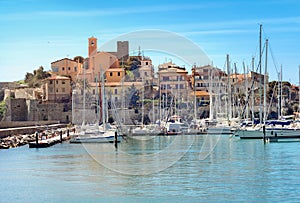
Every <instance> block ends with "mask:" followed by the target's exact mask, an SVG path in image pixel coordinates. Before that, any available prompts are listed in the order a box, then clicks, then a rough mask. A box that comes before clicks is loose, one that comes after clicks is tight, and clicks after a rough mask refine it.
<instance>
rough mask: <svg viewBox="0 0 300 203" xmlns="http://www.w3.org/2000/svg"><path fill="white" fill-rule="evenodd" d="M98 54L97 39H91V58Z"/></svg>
mask: <svg viewBox="0 0 300 203" xmlns="http://www.w3.org/2000/svg"><path fill="white" fill-rule="evenodd" d="M96 53H97V38H95V37H90V38H89V58H90V57H91V56H92V55H94V54H96Z"/></svg>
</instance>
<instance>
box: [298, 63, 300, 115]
mask: <svg viewBox="0 0 300 203" xmlns="http://www.w3.org/2000/svg"><path fill="white" fill-rule="evenodd" d="M298 85H299V86H298V90H299V93H298V96H299V104H298V119H299V116H300V115H299V113H300V66H299V84H298Z"/></svg>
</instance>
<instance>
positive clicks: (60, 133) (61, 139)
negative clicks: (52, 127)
mask: <svg viewBox="0 0 300 203" xmlns="http://www.w3.org/2000/svg"><path fill="white" fill-rule="evenodd" d="M62 134H63V133H62V130H61V131H59V135H60V142H62V141H63V138H62Z"/></svg>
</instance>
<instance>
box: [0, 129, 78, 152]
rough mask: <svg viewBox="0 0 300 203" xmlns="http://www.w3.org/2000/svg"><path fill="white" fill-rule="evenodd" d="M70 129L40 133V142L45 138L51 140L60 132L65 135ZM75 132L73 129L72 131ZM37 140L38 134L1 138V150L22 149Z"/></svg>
mask: <svg viewBox="0 0 300 203" xmlns="http://www.w3.org/2000/svg"><path fill="white" fill-rule="evenodd" d="M69 130H70V129H67V128H61V129H56V130H55V131H54V130H52V131H49V130H45V131H42V132H39V133H38V137H39V140H41V139H43V138H45V137H46V138H50V137H53V136H57V135H59V132H60V131H62V132H63V133H66V132H67V131H69ZM72 130H73V129H72ZM35 140H36V134H35V133H32V134H22V135H21V134H18V135H11V136H7V137H4V138H0V149H10V148H15V147H20V146H23V145H26V144H29V142H33V141H35Z"/></svg>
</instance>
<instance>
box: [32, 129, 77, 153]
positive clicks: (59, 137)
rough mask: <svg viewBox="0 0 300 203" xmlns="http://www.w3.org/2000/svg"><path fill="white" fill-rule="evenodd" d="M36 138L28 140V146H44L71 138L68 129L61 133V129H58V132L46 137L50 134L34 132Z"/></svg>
mask: <svg viewBox="0 0 300 203" xmlns="http://www.w3.org/2000/svg"><path fill="white" fill-rule="evenodd" d="M35 136H36V139H35V141H33V142H29V148H46V147H50V146H52V145H55V144H57V143H62V142H63V141H67V140H69V139H70V138H71V136H70V131H69V129H68V130H67V131H66V132H65V133H63V131H59V133H55V134H54V136H52V137H50V138H48V136H50V135H46V134H44V133H43V134H42V135H39V133H38V132H36V135H35Z"/></svg>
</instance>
